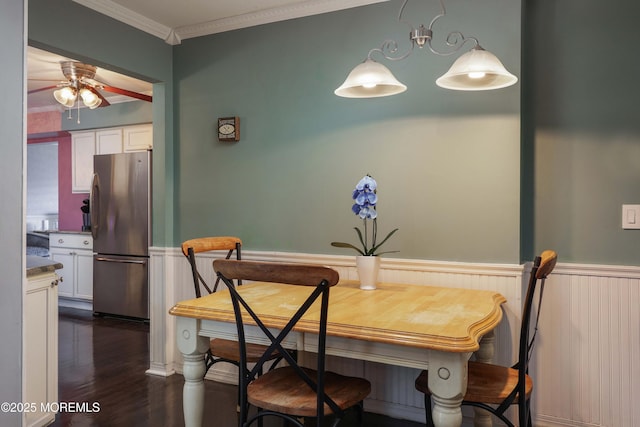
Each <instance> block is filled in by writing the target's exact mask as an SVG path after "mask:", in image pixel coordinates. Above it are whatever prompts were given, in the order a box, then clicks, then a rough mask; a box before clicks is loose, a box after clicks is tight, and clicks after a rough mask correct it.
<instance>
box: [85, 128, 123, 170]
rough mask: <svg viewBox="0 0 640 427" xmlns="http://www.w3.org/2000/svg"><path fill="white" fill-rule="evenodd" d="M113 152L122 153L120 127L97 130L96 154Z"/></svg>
mask: <svg viewBox="0 0 640 427" xmlns="http://www.w3.org/2000/svg"><path fill="white" fill-rule="evenodd" d="M115 153H122V128H112V129H105V130H97V131H96V154H115ZM91 164H92V165H93V162H92V163H91Z"/></svg>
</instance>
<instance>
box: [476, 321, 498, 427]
mask: <svg viewBox="0 0 640 427" xmlns="http://www.w3.org/2000/svg"><path fill="white" fill-rule="evenodd" d="M495 342H496V334H495V333H494V331H490V332H488V333H487V334H486V335H485V336H483V337H482V341H480V349H479V350H478V351H476V353H475V355H476V360H477V361H478V362H483V363H491V362H493V356H494V354H495V350H496V349H495ZM474 412H475V414H474V415H475V416H474V418H473V425H474V427H493V421H492V420H491V414H490V413H489V412H487V411H485V410H484V409H480V408H474Z"/></svg>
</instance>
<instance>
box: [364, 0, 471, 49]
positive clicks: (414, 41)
mask: <svg viewBox="0 0 640 427" xmlns="http://www.w3.org/2000/svg"><path fill="white" fill-rule="evenodd" d="M439 2H440V13H439V14H438V15H436V16H435V17H434V18H433V19H432V20H431V22H430V23H429V27H428V28H427V27H425V26H424V25H422V24H421V25H420V26H419V27H418V28H415V27H414V26H413V24H411V23H410V22H409V21H406V20H404V19H403V17H402V15H403V14H404V10H405V8H406V6H407V3H409V0H404V2H403V3H402V6H401V7H400V10H399V11H398V22H399V23H401V24H405V25H407V26H408V27H409V29H410V31H409V39H410V40H411V47H410V48H409V50H408V51H407V52H406V53H405V54H403V55H399V56H397V53H398V42H396V41H395V40H385V41H384V42H382V45H381V46H380V47H376V48H373V49H371V50H370V51H369V54H368V55H367V59H373V58H372V55H373V54H374V53H379V54H381V55H382V56H383V57H384V58H385V59H387V60H389V61H401V60H403V59H405V58H407V57H408V56H409V55H411V54H412V53H413V50H414V48H415V47H416V46H418V47H419V48H420V49H422V48H423V47H424V46H427V47H428V48H429V50H430V51H431V52H432V53H434V54H436V55H439V56H449V55H453V54H455V53H457V52H458V51H459V50H460V49H461V48H462V46H464V45H465V44H466V43H467V42H472V43H473V47H476V46H480V42H479V41H478V39H477V38H475V37H465V35H464V34H462V32H460V31H452V32H450V33H449V34H448V35H447V37H446V39H445V42H446V44H447V46H450V47H452V49H451V50H449V51H446V52H441V51H439V50H437V49H436V48H435V47H433V45H432V43H431V41H432V39H433V25H434V24H435V23H436V21H438V19H440V18H443V17H444V16H445V15H446V14H447V10H446V8H445V6H444V0H439Z"/></svg>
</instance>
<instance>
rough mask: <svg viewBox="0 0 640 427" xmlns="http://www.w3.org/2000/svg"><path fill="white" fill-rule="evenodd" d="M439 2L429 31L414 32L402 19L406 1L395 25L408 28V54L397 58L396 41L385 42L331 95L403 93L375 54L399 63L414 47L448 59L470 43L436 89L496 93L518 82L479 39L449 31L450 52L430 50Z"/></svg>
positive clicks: (368, 95) (443, 11)
mask: <svg viewBox="0 0 640 427" xmlns="http://www.w3.org/2000/svg"><path fill="white" fill-rule="evenodd" d="M439 1H440V14H439V15H437V16H436V17H434V18H433V19H432V20H431V23H429V27H428V28H427V27H425V26H424V25H420V26H419V27H418V28H415V27H414V26H413V25H411V24H410V23H409V22H407V21H405V20H403V18H402V15H403V13H404V9H405V7H406V6H407V3H408V2H409V0H405V1H404V2H403V3H402V6H401V7H400V10H399V12H398V22H400V23H403V24H407V25H408V26H409V28H411V31H410V33H409V37H410V40H411V47H410V49H409V51H408V52H406V53H405V54H404V55H398V43H397V42H396V41H395V40H385V41H384V42H383V43H382V46H380V47H378V48H374V49H371V50H370V51H369V54H368V55H367V59H366V60H365V61H364V62H363V63H361V64H359V65H357V66H356V67H355V68H354V69H353V70H352V71H351V72H350V73H349V75H348V76H347V79H346V80H345V81H344V83H343V84H342V85H341V86H340V87H339V88H337V89H336V90H335V92H334V93H335V94H336V95H338V96H342V97H345V98H374V97H380V96H389V95H395V94H398V93H402V92H404V91H405V90H407V87H406V86H405V85H404V84H402V83H401V82H399V81H398V80H397V79H396V78H395V77H394V75H393V74H392V73H391V71H389V69H388V68H387V67H385V66H384V65H382V64H380V63H379V62H376V61H375V60H374V59H373V58H372V56H373V54H374V53H378V54H380V55H381V56H382V57H383V58H385V59H388V60H390V61H400V60H403V59H405V58H407V57H408V56H409V55H411V53H413V49H414V48H415V47H416V46H418V47H419V48H420V49H422V48H423V47H425V46H427V48H428V49H429V51H431V52H432V53H434V54H436V55H439V56H449V55H453V54H455V53H457V52H458V51H459V50H460V49H461V48H462V47H463V45H465V44H467V42H471V43H473V47H472V49H471V50H470V51H469V52H467V53H465V54H463V55H461V56H460V58H458V59H457V60H456V61H455V62H454V63H453V65H452V66H451V68H450V69H449V71H447V72H446V73H445V74H444V75H443V76H442V77H440V78H438V79H437V80H436V84H437V85H438V86H440V87H443V88H445V89H453V90H467V91H476V90H491V89H499V88H503V87H507V86H511V85H513V84H515V83H516V82H517V81H518V78H517V77H516V76H514V75H513V74H511V73H510V72H508V71H507V70H506V68H505V67H504V65H502V63H501V62H500V60H499V59H498V58H497V57H496V56H495V55H494V54H492V53H491V52H489V51H487V50H484V49H483V48H482V47H481V46H480V43H479V42H478V39H476V38H474V37H465V36H464V35H463V34H462V33H461V32H460V31H452V32H451V33H449V35H448V36H447V37H446V44H447V46H450V47H451V50H449V51H447V52H441V51H439V50H436V49H435V48H434V47H433V46H432V44H431V40H432V38H433V25H434V23H435V22H436V21H437V20H438V19H440V18H442V17H444V16H445V15H446V13H447V12H446V9H445V7H444V1H443V0H439Z"/></svg>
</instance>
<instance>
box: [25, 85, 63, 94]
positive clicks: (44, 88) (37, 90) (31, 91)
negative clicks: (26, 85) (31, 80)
mask: <svg viewBox="0 0 640 427" xmlns="http://www.w3.org/2000/svg"><path fill="white" fill-rule="evenodd" d="M57 87H58V85H54V86H47V87H41V88H40V89H33V90H30V91H29V92H27V95H31V94H32V93H37V92H42V91H45V90H50V89H55V88H57Z"/></svg>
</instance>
